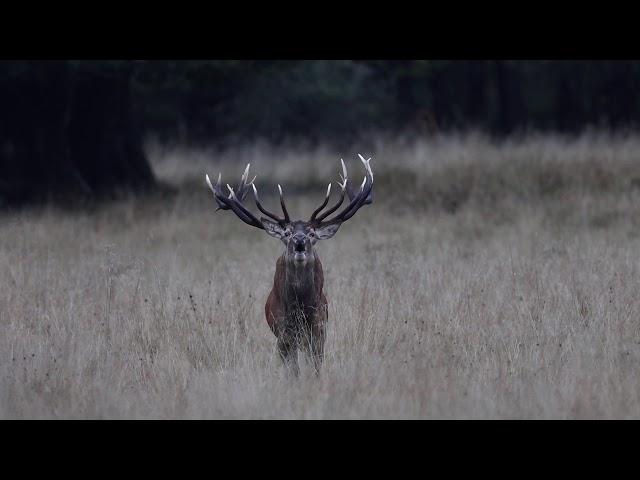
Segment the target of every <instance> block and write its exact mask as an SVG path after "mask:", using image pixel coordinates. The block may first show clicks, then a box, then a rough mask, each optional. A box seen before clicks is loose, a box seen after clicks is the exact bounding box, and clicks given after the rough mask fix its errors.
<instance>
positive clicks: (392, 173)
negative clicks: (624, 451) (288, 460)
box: [0, 133, 640, 419]
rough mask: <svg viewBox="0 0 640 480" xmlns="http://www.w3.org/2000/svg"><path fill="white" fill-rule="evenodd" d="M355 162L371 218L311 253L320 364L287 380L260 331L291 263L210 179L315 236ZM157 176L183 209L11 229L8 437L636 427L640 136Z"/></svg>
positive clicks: (84, 213)
mask: <svg viewBox="0 0 640 480" xmlns="http://www.w3.org/2000/svg"><path fill="white" fill-rule="evenodd" d="M357 153H362V154H363V155H366V156H367V157H368V156H371V157H373V160H372V161H371V165H372V167H373V171H374V174H375V181H376V185H375V197H374V203H373V204H372V205H369V206H366V207H363V208H362V209H361V210H360V211H359V212H358V213H357V214H356V215H355V216H354V217H353V218H352V219H351V220H349V221H348V222H346V223H345V224H344V225H343V226H342V227H341V228H340V231H339V232H338V233H337V234H336V236H335V237H334V238H333V239H331V240H328V241H326V242H319V244H318V245H317V247H316V248H317V250H318V252H319V256H320V258H321V259H322V262H323V266H324V273H325V293H326V294H327V297H328V300H329V324H328V328H327V335H328V336H327V343H326V349H325V350H326V357H325V363H324V365H323V369H322V372H321V375H320V376H319V377H318V378H316V376H315V375H314V374H313V373H312V369H311V366H310V365H308V364H305V363H304V361H303V362H302V372H301V376H300V378H298V379H292V378H290V377H288V376H287V375H285V373H284V372H283V369H282V368H281V365H280V361H279V359H278V357H277V355H276V351H275V337H274V336H273V334H272V333H271V331H270V330H269V328H268V326H267V324H266V321H265V318H264V303H265V300H266V298H267V295H268V292H269V290H270V288H271V285H272V281H273V273H274V268H275V261H276V258H277V257H278V256H279V255H280V253H281V252H282V250H283V246H282V244H281V243H280V242H278V241H277V240H275V239H273V238H271V237H269V236H267V235H266V234H265V233H264V232H262V231H260V230H258V229H255V228H251V227H249V226H247V225H245V224H243V223H242V222H241V221H240V220H239V219H237V218H236V217H235V216H234V215H233V214H232V213H231V212H225V211H219V212H217V213H214V210H215V204H214V201H213V198H212V196H211V193H210V191H209V190H208V189H207V188H206V186H205V183H204V174H205V172H206V173H209V175H210V176H212V177H214V178H215V177H217V174H218V172H219V171H221V172H222V175H223V180H224V181H225V182H229V183H233V184H235V183H237V181H238V179H239V177H240V174H241V173H242V171H243V169H244V166H245V165H246V164H247V163H249V162H251V171H252V172H253V174H255V175H257V176H258V178H257V180H256V184H257V186H258V187H259V189H260V193H261V197H262V198H263V200H264V202H265V203H266V204H267V205H269V206H270V207H272V208H273V209H274V210H275V209H276V205H277V197H276V195H275V192H276V185H277V184H278V183H280V184H282V186H283V188H284V190H285V195H286V197H287V205H288V207H289V211H290V213H291V214H292V217H296V218H304V219H306V218H308V216H309V215H310V213H311V211H312V210H313V209H314V208H315V206H317V205H318V204H319V203H320V202H321V200H322V198H323V195H324V192H325V189H326V184H327V183H328V182H329V181H331V180H333V181H335V180H337V179H338V178H339V177H338V171H339V165H340V158H341V157H342V158H344V159H345V162H346V163H347V166H348V168H349V174H350V177H351V178H354V179H355V180H356V182H357V183H359V181H360V180H361V179H362V177H363V174H364V173H363V169H362V166H361V164H360V162H359V161H358V160H357V156H356V154H357ZM148 154H149V157H150V159H151V161H152V163H153V166H154V169H155V172H156V175H157V177H158V178H159V179H160V180H161V181H163V182H165V183H166V184H168V185H171V186H172V187H173V189H172V190H171V191H169V190H166V191H164V192H163V193H161V194H154V195H151V196H148V197H144V198H137V199H133V198H130V199H121V200H118V201H117V202H115V203H113V204H109V205H102V206H99V207H91V208H89V209H85V210H79V211H75V212H68V211H63V210H60V209H58V208H55V207H52V206H48V207H37V208H31V209H28V210H23V211H21V212H13V213H4V214H2V216H0V232H1V233H0V285H1V286H2V296H0V332H1V334H0V417H1V418H12V419H13V418H56V419H60V418H99V419H111V418H159V419H165V418H225V419H227V418H231V419H233V418H242V419H245V418H261V419H262V418H264V419H271V418H285V419H323V418H346V419H349V418H353V419H359V418H534V419H540V418H558V419H569V418H639V417H640V373H639V372H640V368H639V367H640V297H639V296H638V294H637V292H638V290H637V289H638V285H639V284H640V256H639V255H638V253H639V252H640V137H635V136H629V137H611V136H607V135H602V134H597V133H591V134H586V135H583V136H581V137H579V138H576V139H570V140H569V139H563V138H559V137H552V136H528V137H524V138H520V139H517V140H515V139H514V140H510V141H507V142H501V143H494V142H491V141H490V140H488V139H486V138H484V137H483V136H481V135H465V136H442V137H435V138H431V139H424V140H418V141H401V140H380V141H379V142H377V143H371V144H367V145H363V147H362V148H361V150H360V151H337V150H332V149H331V148H329V147H317V148H313V149H305V148H302V147H296V146H289V147H282V148H274V147H269V146H267V145H261V144H255V145H250V146H246V147H243V148H237V149H234V150H229V151H225V152H223V153H219V152H216V151H214V150H206V149H191V148H186V147H173V148H162V147H160V146H158V145H155V144H151V143H150V144H149V146H148ZM334 186H335V185H334ZM248 204H249V205H250V208H251V209H252V210H253V211H256V209H255V206H254V205H253V204H252V202H248ZM302 358H303V357H302V356H301V359H302Z"/></svg>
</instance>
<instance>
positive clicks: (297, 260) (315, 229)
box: [205, 154, 373, 265]
mask: <svg viewBox="0 0 640 480" xmlns="http://www.w3.org/2000/svg"><path fill="white" fill-rule="evenodd" d="M358 156H359V157H360V160H361V161H362V163H363V164H364V167H365V170H366V174H365V177H364V180H363V181H362V184H361V185H360V187H359V188H358V189H357V190H355V191H354V189H353V188H352V185H351V181H350V180H349V179H348V178H347V168H346V167H345V164H344V161H343V160H342V159H341V160H340V162H341V163H342V174H341V175H340V177H341V181H340V182H338V185H339V186H340V198H339V199H338V201H337V202H336V203H335V205H333V206H332V207H331V208H329V209H328V210H326V211H324V213H321V212H322V211H323V210H324V209H325V207H326V206H327V204H328V203H329V198H330V197H331V183H329V185H328V187H327V194H326V196H325V198H324V201H323V202H322V204H321V205H320V206H319V207H318V208H317V209H316V210H315V211H314V212H313V213H312V214H311V218H310V219H309V220H308V221H306V222H305V221H301V220H295V221H291V219H290V218H289V213H288V211H287V207H286V206H285V202H284V195H283V193H282V187H281V186H280V185H278V191H279V193H280V205H281V207H282V213H283V217H279V216H278V215H275V214H273V213H271V212H269V211H268V210H267V209H266V208H264V206H263V205H262V203H261V202H260V197H259V196H258V189H257V188H256V186H255V184H254V181H255V179H256V177H253V180H251V181H250V182H249V181H248V179H249V166H250V165H247V168H246V169H245V171H244V173H243V174H242V177H241V180H240V183H239V184H238V187H237V188H236V190H234V189H233V188H232V187H231V186H230V185H229V184H227V189H228V195H225V193H224V192H223V190H222V186H221V177H222V174H219V175H218V181H217V182H216V184H215V185H212V183H211V181H210V180H209V175H206V176H205V178H206V181H207V185H208V186H209V188H210V189H211V191H212V192H213V196H214V198H215V200H216V203H217V204H218V209H217V210H220V209H221V210H231V211H233V213H235V214H236V215H237V216H238V218H240V220H242V221H243V222H245V223H246V224H248V225H251V226H252V227H256V228H259V229H261V230H264V231H265V232H267V233H268V234H269V235H271V236H272V237H274V238H278V239H280V240H281V241H282V242H283V243H284V244H285V246H286V252H285V258H286V260H287V263H292V264H295V265H305V264H307V263H309V262H311V261H313V260H314V252H313V246H314V245H315V244H316V242H317V241H318V240H328V239H330V238H331V237H333V236H334V235H335V234H336V232H337V231H338V229H339V228H340V226H341V225H342V223H343V222H346V221H347V220H349V219H350V218H351V217H353V215H354V214H355V213H356V212H357V211H358V210H359V209H360V207H362V206H363V205H367V204H370V203H371V202H372V201H373V172H372V170H371V166H370V165H369V162H370V161H371V158H369V159H367V160H365V159H364V157H363V156H362V155H359V154H358ZM250 189H251V190H252V191H253V197H254V200H255V202H256V206H257V207H258V210H260V211H261V212H262V213H263V214H264V215H266V216H267V217H269V218H266V217H260V219H258V218H256V217H255V216H254V215H253V214H252V213H251V212H250V211H249V210H248V209H247V208H246V206H245V205H244V203H243V201H244V198H245V197H246V195H247V193H248V192H249V190H250ZM345 193H346V195H347V196H348V197H349V203H348V204H347V205H346V206H344V208H343V209H342V210H341V211H340V212H339V213H336V214H335V215H334V216H333V217H331V218H328V217H330V215H332V214H333V213H334V212H336V211H337V210H338V209H339V208H340V207H341V206H342V204H343V203H344V198H345Z"/></svg>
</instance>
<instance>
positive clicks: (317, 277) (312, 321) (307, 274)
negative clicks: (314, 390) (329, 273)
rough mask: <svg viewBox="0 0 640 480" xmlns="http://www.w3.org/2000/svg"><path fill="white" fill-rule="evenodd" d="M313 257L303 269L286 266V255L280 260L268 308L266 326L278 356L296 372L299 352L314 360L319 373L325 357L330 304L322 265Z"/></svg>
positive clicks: (295, 266)
mask: <svg viewBox="0 0 640 480" xmlns="http://www.w3.org/2000/svg"><path fill="white" fill-rule="evenodd" d="M314 257H315V258H314V260H313V261H312V262H309V263H307V264H306V265H304V266H297V265H295V264H293V263H292V262H287V260H286V256H285V255H282V256H281V257H280V258H278V261H277V262H276V272H275V275H274V279H273V288H272V289H271V293H269V297H268V298H267V303H266V304H265V315H266V318H267V323H268V324H269V328H271V331H272V332H273V333H274V334H275V336H276V337H277V338H278V345H277V347H278V353H279V354H280V357H281V358H282V360H283V361H284V362H285V363H286V364H288V365H289V366H290V367H291V368H292V369H293V370H294V372H297V370H298V364H297V353H298V349H302V350H303V351H305V352H306V353H307V354H308V355H309V356H310V357H311V360H312V362H313V366H314V368H315V369H316V371H318V370H319V368H320V365H321V364H322V360H323V355H324V339H325V328H326V323H327V319H328V313H327V307H328V303H327V298H326V297H325V295H324V292H323V291H322V286H323V283H324V276H323V274H322V263H320V259H319V258H318V257H317V255H314Z"/></svg>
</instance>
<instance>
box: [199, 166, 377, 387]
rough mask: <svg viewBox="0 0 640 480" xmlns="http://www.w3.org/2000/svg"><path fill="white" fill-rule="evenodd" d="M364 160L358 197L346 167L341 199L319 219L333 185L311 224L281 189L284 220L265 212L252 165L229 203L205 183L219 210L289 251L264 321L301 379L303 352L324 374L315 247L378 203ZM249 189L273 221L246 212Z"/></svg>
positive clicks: (323, 301) (323, 313) (323, 312)
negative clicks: (297, 216)
mask: <svg viewBox="0 0 640 480" xmlns="http://www.w3.org/2000/svg"><path fill="white" fill-rule="evenodd" d="M360 159H361V160H362V162H363V163H364V165H365V168H366V170H367V176H365V179H364V181H363V182H362V185H361V186H360V190H359V192H357V193H354V192H353V189H352V188H351V185H350V183H349V181H348V179H347V170H346V167H345V165H344V162H342V171H343V176H342V183H340V186H341V187H342V190H341V196H340V199H339V200H338V202H337V203H336V204H335V205H334V206H333V207H331V208H330V209H329V210H327V211H325V212H324V213H322V214H320V212H321V211H322V210H323V209H324V208H325V207H326V206H327V203H328V201H329V198H330V194H331V184H329V186H328V188H327V195H326V197H325V200H324V202H323V203H322V205H320V207H318V208H317V209H316V210H315V211H314V212H313V214H312V215H311V219H310V220H309V221H308V222H303V221H291V220H290V219H289V213H288V212H287V209H286V207H285V203H284V197H283V195H282V189H281V188H280V186H279V185H278V189H279V190H280V204H281V206H282V211H283V213H284V218H280V217H278V216H277V215H274V214H273V213H271V212H269V211H268V210H266V209H265V208H264V207H263V206H262V203H261V202H260V199H259V198H258V191H257V189H256V187H255V185H254V184H253V181H254V180H255V177H254V179H253V180H252V181H251V182H247V180H248V174H249V165H247V168H246V170H245V172H244V174H243V175H242V179H241V182H240V184H239V186H238V187H237V192H235V191H234V190H233V189H232V188H231V186H229V185H227V188H228V189H229V192H230V193H229V196H228V197H226V196H225V195H224V194H223V192H222V188H221V185H220V176H219V177H218V182H217V184H216V185H215V187H214V186H213V185H212V184H211V182H210V180H209V176H208V175H207V177H206V179H207V184H208V185H209V188H210V189H211V190H212V191H213V194H214V197H215V200H216V202H217V204H218V207H219V209H222V210H232V211H233V212H234V213H235V214H236V215H237V216H238V217H239V218H240V219H241V220H242V221H243V222H245V223H247V224H249V225H251V226H253V227H256V228H260V229H262V230H265V231H266V233H268V234H269V235H270V236H272V237H275V238H278V239H279V240H281V241H282V243H284V245H285V247H286V250H285V252H284V253H283V254H282V256H281V257H280V258H278V260H277V262H276V271H275V275H274V279H273V288H272V289H271V292H270V293H269V297H268V299H267V303H266V305H265V316H266V319H267V323H268V325H269V328H270V329H271V331H272V332H273V333H274V334H275V336H276V337H277V339H278V341H277V349H278V353H279V355H280V358H281V359H282V360H283V362H284V364H285V365H287V366H288V367H289V368H290V370H291V371H293V372H294V373H295V374H296V375H297V374H298V350H303V351H304V352H305V353H307V354H308V355H309V357H310V358H311V360H312V363H313V366H314V368H315V371H316V373H318V372H319V370H320V366H321V364H322V360H323V356H324V342H325V328H326V324H327V318H328V313H327V307H328V304H327V298H326V297H325V295H324V293H323V291H322V288H323V285H324V275H323V271H322V263H321V262H320V259H319V258H318V255H317V254H316V252H315V250H314V248H313V247H314V245H315V244H316V242H317V241H318V240H327V239H329V238H331V237H333V235H335V233H336V232H337V231H338V228H340V225H342V223H343V222H345V221H346V220H348V219H349V218H351V217H352V216H353V215H354V214H355V212H356V211H357V210H358V209H359V208H360V207H362V206H363V205H365V204H369V203H371V202H372V201H373V191H372V189H373V172H372V171H371V168H370V166H369V160H371V159H369V160H365V159H364V158H363V157H362V156H360ZM249 186H252V187H253V194H254V198H255V202H256V205H257V207H258V209H259V210H260V211H261V212H262V213H264V214H265V215H267V216H269V217H270V218H271V219H268V218H265V217H261V218H260V219H258V218H256V217H255V216H254V215H253V214H252V213H251V212H250V211H249V210H248V209H247V208H246V207H245V206H244V204H243V203H242V200H243V199H244V197H245V196H246V193H247V192H248V191H249ZM345 192H346V193H347V194H348V196H349V199H350V202H349V204H348V205H347V206H346V207H344V208H343V210H342V211H341V212H340V213H338V214H336V215H335V216H334V217H333V218H331V219H329V220H325V219H326V218H327V217H328V216H330V215H331V214H332V213H334V212H335V211H336V210H338V208H339V207H340V206H341V205H342V203H343V201H344V196H345Z"/></svg>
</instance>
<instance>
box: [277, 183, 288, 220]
mask: <svg viewBox="0 0 640 480" xmlns="http://www.w3.org/2000/svg"><path fill="white" fill-rule="evenodd" d="M278 191H279V192H280V206H281V207H282V213H283V214H284V221H285V222H286V223H289V222H290V219H289V212H287V207H286V206H285V204H284V195H283V194H282V187H281V186H280V184H278Z"/></svg>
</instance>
